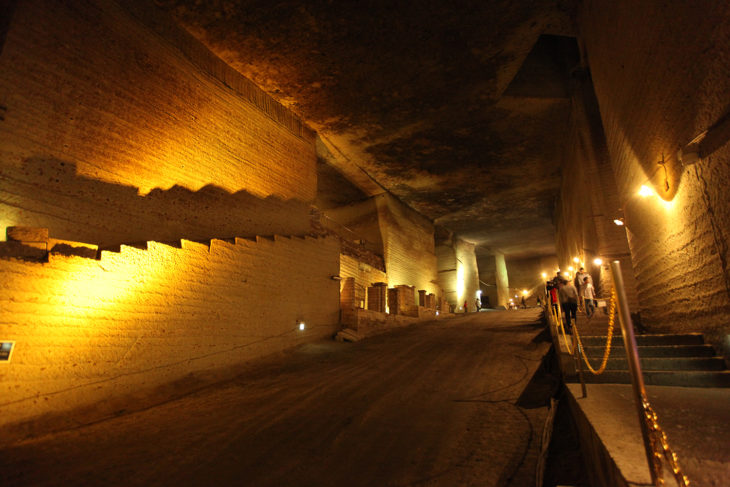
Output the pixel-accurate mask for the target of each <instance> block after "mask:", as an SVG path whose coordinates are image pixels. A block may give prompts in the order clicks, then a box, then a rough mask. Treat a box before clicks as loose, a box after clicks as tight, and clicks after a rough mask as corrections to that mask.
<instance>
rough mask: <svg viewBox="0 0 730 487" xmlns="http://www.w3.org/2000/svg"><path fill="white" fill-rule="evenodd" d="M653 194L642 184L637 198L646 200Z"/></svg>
mask: <svg viewBox="0 0 730 487" xmlns="http://www.w3.org/2000/svg"><path fill="white" fill-rule="evenodd" d="M653 194H655V193H654V190H653V189H651V188H650V187H649V186H647V185H645V184H642V185H641V188H639V196H641V197H642V198H646V197H647V196H652V195H653Z"/></svg>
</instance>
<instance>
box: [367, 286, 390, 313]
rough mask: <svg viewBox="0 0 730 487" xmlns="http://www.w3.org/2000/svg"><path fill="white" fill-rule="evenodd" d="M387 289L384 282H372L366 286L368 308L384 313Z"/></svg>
mask: <svg viewBox="0 0 730 487" xmlns="http://www.w3.org/2000/svg"><path fill="white" fill-rule="evenodd" d="M387 291H388V285H387V284H386V283H384V282H376V283H373V285H372V286H370V287H369V288H368V309H369V310H371V311H377V312H379V313H385V303H386V301H385V299H386V293H387Z"/></svg>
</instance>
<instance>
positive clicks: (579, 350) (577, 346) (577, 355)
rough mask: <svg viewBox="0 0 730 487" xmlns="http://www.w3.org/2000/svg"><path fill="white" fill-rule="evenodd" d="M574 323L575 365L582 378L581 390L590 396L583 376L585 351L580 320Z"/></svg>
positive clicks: (584, 395)
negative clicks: (581, 338)
mask: <svg viewBox="0 0 730 487" xmlns="http://www.w3.org/2000/svg"><path fill="white" fill-rule="evenodd" d="M575 321H576V323H574V324H573V352H574V353H573V358H574V359H575V367H576V369H577V370H578V380H580V390H581V392H582V393H583V397H584V398H585V397H588V391H587V390H586V381H585V379H584V378H583V364H582V363H581V360H580V359H581V354H582V353H583V347H581V345H580V342H579V341H578V323H577V322H578V320H577V319H576V320H575Z"/></svg>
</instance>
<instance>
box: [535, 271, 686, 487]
mask: <svg viewBox="0 0 730 487" xmlns="http://www.w3.org/2000/svg"><path fill="white" fill-rule="evenodd" d="M612 270H613V274H614V287H613V289H612V290H611V298H610V301H609V305H608V308H609V310H608V316H609V318H608V328H607V330H606V345H605V349H604V352H603V358H602V360H601V365H600V366H599V367H598V368H594V367H593V365H592V364H591V363H590V361H589V359H588V356H587V355H586V353H585V349H584V347H583V342H582V340H581V336H580V332H579V329H578V323H577V320H576V323H574V324H573V336H572V338H573V339H572V343H571V340H569V339H568V335H567V333H566V331H565V326H564V324H563V316H562V310H561V309H560V307H558V310H557V312H556V310H555V307H554V306H553V305H552V301H551V299H550V295H549V294H548V293H547V292H546V293H545V308H544V309H545V311H546V312H547V313H546V314H547V316H548V317H549V318H548V322H549V323H550V324H551V326H552V327H554V330H555V333H556V334H557V335H559V337H560V340H561V341H562V343H563V345H564V346H565V349H566V351H567V352H568V354H569V355H570V356H572V357H573V358H574V359H575V360H576V369H577V371H578V375H579V377H580V382H581V387H582V389H583V395H584V397H585V396H586V387H585V382H584V380H583V374H582V369H581V368H580V362H581V359H582V361H583V362H584V363H585V364H586V366H587V367H588V370H589V371H590V372H591V373H592V374H594V375H600V374H602V373H604V372H605V371H606V366H607V364H608V359H609V357H610V355H611V345H612V343H613V331H614V327H615V321H616V315H617V314H618V313H617V307H620V308H621V313H620V314H619V319H620V322H621V329H622V335H623V338H624V345H625V347H626V354H627V359H628V360H629V370H630V372H631V376H632V385H633V387H634V392H635V395H636V398H635V399H636V402H637V407H638V410H639V421H640V426H641V430H642V437H643V439H644V448H645V450H646V454H647V461H648V463H649V470H650V473H651V478H652V483H653V484H654V485H655V486H657V487H658V486H663V485H665V482H664V475H663V467H664V461H665V460H666V462H667V463H668V465H669V467H670V471H671V473H672V475H673V477H674V480H675V481H676V483H677V485H678V486H679V487H687V486H689V485H690V481H689V479H688V478H687V476H686V475H684V473H682V468H681V467H680V465H679V458H678V456H677V453H676V452H675V451H674V450H673V449H672V447H671V446H670V445H669V441H668V438H667V435H666V433H665V432H664V431H663V430H662V428H661V426H660V425H659V418H658V415H657V413H656V412H655V411H654V409H653V408H652V407H651V404H650V403H649V400H648V398H647V396H646V391H645V388H644V380H643V376H642V374H641V365H640V363H639V360H638V349H637V347H636V339H635V337H634V334H633V323H632V321H631V316H630V314H629V312H628V306H627V303H626V297H625V292H624V290H623V277H622V276H621V275H620V272H621V270H620V267H619V266H618V261H616V262H615V263H614V265H612ZM617 289H618V292H617ZM555 343H556V346H557V343H558V342H555ZM632 358H633V359H632Z"/></svg>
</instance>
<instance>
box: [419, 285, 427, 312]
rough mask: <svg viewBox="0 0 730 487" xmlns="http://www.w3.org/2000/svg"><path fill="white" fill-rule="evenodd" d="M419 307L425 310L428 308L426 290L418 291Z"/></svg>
mask: <svg viewBox="0 0 730 487" xmlns="http://www.w3.org/2000/svg"><path fill="white" fill-rule="evenodd" d="M418 305H419V306H423V307H424V308H428V301H427V299H426V290H425V289H419V290H418Z"/></svg>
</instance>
